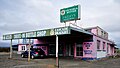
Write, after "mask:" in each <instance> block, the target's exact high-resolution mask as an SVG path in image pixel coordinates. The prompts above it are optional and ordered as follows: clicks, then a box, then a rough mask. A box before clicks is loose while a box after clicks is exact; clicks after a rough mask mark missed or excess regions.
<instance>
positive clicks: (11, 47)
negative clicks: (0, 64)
mask: <svg viewBox="0 0 120 68" xmlns="http://www.w3.org/2000/svg"><path fill="white" fill-rule="evenodd" d="M11 58H12V39H11V43H10V59H11Z"/></svg>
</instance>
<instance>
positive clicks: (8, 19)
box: [0, 0, 120, 43]
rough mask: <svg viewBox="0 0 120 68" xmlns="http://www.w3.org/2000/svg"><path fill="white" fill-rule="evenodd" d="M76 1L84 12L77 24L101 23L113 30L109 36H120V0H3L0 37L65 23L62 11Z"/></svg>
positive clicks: (107, 28) (108, 29) (1, 1)
mask: <svg viewBox="0 0 120 68" xmlns="http://www.w3.org/2000/svg"><path fill="white" fill-rule="evenodd" d="M76 4H80V5H81V11H82V12H81V13H82V18H81V20H80V21H78V25H81V26H82V27H91V26H100V27H102V28H103V29H104V30H106V31H108V32H109V33H110V38H113V39H114V40H115V41H118V39H120V37H119V35H118V34H120V33H119V31H120V27H119V26H120V24H119V22H120V20H119V18H120V14H119V12H120V9H119V7H120V1H119V0H66V1H65V0H59V1H56V0H0V10H1V11H0V23H1V24H0V31H1V34H0V36H2V34H6V33H14V32H23V31H31V30H38V29H44V28H52V27H58V26H63V25H64V24H61V23H60V22H59V18H60V17H59V10H60V9H61V8H65V7H69V6H72V5H76ZM113 27H114V28H113ZM111 36H112V37H111ZM0 41H1V40H0ZM118 43H119V42H118Z"/></svg>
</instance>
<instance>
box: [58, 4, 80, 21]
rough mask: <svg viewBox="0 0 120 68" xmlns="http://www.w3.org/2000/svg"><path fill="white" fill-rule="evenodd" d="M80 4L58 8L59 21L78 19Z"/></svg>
mask: <svg viewBox="0 0 120 68" xmlns="http://www.w3.org/2000/svg"><path fill="white" fill-rule="evenodd" d="M80 11H81V8H80V5H75V6H72V7H68V8H63V9H60V22H67V21H72V20H80V18H81V17H80Z"/></svg>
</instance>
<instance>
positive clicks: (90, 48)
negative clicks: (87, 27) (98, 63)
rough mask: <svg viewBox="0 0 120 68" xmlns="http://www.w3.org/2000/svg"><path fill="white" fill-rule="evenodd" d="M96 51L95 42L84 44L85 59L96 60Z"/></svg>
mask: <svg viewBox="0 0 120 68" xmlns="http://www.w3.org/2000/svg"><path fill="white" fill-rule="evenodd" d="M95 57H96V51H95V49H94V43H93V42H83V58H95Z"/></svg>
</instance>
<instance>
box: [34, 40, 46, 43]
mask: <svg viewBox="0 0 120 68" xmlns="http://www.w3.org/2000/svg"><path fill="white" fill-rule="evenodd" d="M33 44H45V41H43V40H40V39H34V43H33Z"/></svg>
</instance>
